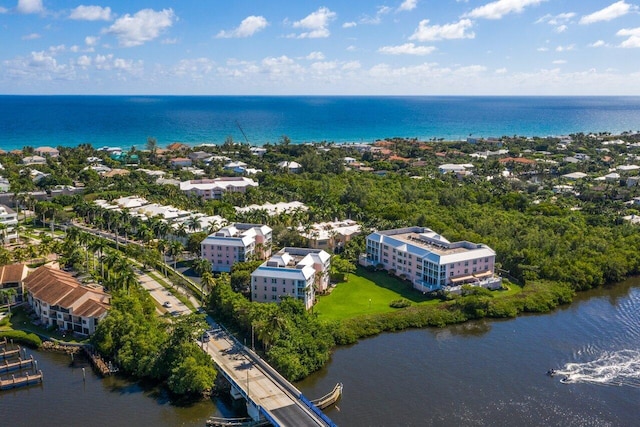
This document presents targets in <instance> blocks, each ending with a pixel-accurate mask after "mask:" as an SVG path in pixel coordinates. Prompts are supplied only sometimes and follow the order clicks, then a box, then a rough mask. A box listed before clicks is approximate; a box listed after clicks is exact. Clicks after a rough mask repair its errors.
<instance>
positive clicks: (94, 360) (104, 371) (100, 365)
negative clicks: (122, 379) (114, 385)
mask: <svg viewBox="0 0 640 427" xmlns="http://www.w3.org/2000/svg"><path fill="white" fill-rule="evenodd" d="M82 349H83V350H84V354H85V355H86V356H87V357H88V358H89V361H90V362H91V365H92V366H93V368H94V369H95V370H96V371H97V372H98V373H99V374H100V375H102V376H103V377H106V376H108V375H111V374H115V373H116V372H118V367H117V366H114V365H113V364H112V363H111V362H105V361H104V359H103V358H102V357H101V356H100V354H98V352H96V351H95V350H93V349H92V348H90V347H89V346H85V347H82Z"/></svg>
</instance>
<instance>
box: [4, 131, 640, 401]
mask: <svg viewBox="0 0 640 427" xmlns="http://www.w3.org/2000/svg"><path fill="white" fill-rule="evenodd" d="M623 137H624V138H625V141H626V142H627V143H629V144H631V143H633V142H637V141H638V139H640V138H639V137H638V136H637V135H624V136H623ZM613 138H614V137H612V136H609V135H600V136H597V137H588V136H586V135H582V134H577V135H573V136H572V142H571V144H570V145H571V146H570V147H569V148H567V147H564V148H560V146H561V144H559V140H558V139H554V138H533V139H525V138H518V137H513V138H507V137H505V138H502V140H501V142H500V143H501V144H504V147H506V148H508V150H509V155H510V156H512V157H514V158H518V157H522V158H524V159H525V160H529V163H526V162H525V163H523V162H511V163H507V164H506V165H505V164H501V163H500V162H499V161H498V160H496V157H489V158H486V159H484V158H478V157H476V158H470V157H469V155H470V154H471V153H472V152H474V151H480V150H490V149H494V147H495V146H494V145H492V143H488V142H481V143H479V144H469V143H466V142H438V143H436V142H434V141H431V142H429V143H428V144H426V143H421V142H419V141H416V140H405V139H392V140H389V141H383V143H384V144H381V145H380V146H381V147H383V148H384V149H386V150H388V151H389V152H390V153H387V154H386V155H383V154H379V153H374V152H370V151H365V152H364V153H361V152H358V151H356V150H355V149H348V148H343V147H339V146H336V145H333V144H326V145H324V146H322V147H319V146H318V145H295V144H290V143H289V141H288V139H286V138H283V140H282V141H280V142H279V143H278V144H274V145H268V146H266V148H267V153H266V154H265V155H264V156H255V155H252V154H251V152H250V151H249V146H248V145H245V144H235V143H234V142H233V141H232V140H229V141H226V142H225V144H223V145H221V146H219V147H204V148H202V149H203V150H206V151H208V152H209V153H211V154H216V155H227V156H233V157H234V160H242V161H244V162H246V163H248V164H249V166H251V167H254V168H260V169H262V170H263V172H262V173H258V174H257V175H256V176H255V178H256V179H257V180H258V181H259V184H260V185H259V187H257V188H249V189H248V190H247V191H246V193H226V194H225V195H224V196H223V197H222V199H221V200H203V199H201V198H197V197H190V196H187V195H185V194H184V193H182V192H180V191H179V189H178V188H177V187H176V186H173V185H159V184H157V183H156V182H155V178H154V177H151V176H149V175H148V174H146V173H145V172H143V171H138V170H136V169H137V168H138V167H145V168H149V169H161V170H163V171H166V172H171V173H172V174H173V177H174V178H176V179H180V180H185V179H193V178H194V177H195V176H194V175H193V174H192V173H191V172H189V171H185V170H175V169H173V168H171V167H170V165H169V159H170V158H172V157H176V156H178V155H184V154H185V153H184V152H175V153H168V154H167V155H164V156H159V155H157V153H155V152H153V151H151V152H140V151H137V152H136V153H137V154H138V155H139V161H140V164H139V165H135V166H134V167H129V169H130V173H129V174H128V175H124V176H114V177H111V178H104V177H100V176H98V174H97V173H96V172H95V171H93V170H86V169H85V167H86V161H85V159H86V158H87V157H88V156H94V157H95V156H97V157H99V158H101V159H102V162H103V164H105V165H107V166H110V167H116V166H120V165H119V164H118V162H117V161H115V160H113V159H111V158H110V157H108V156H107V155H106V153H104V152H100V151H96V150H94V149H93V148H92V147H90V146H88V145H82V146H80V147H78V148H76V149H70V148H64V147H61V154H60V158H59V159H57V160H54V159H51V158H49V159H47V164H46V165H39V166H38V167H39V168H40V169H41V170H42V171H43V172H46V173H50V174H51V175H49V176H48V177H47V178H45V179H43V180H41V181H39V182H38V183H35V182H33V180H31V178H30V177H29V176H28V174H24V173H20V170H21V169H22V166H21V165H20V163H19V160H20V158H19V156H17V155H15V154H5V155H1V156H0V157H1V159H0V160H1V161H2V164H3V165H4V166H5V171H4V172H3V174H4V175H5V176H7V177H8V178H9V179H10V181H11V186H12V191H13V192H14V193H15V194H16V195H17V196H16V197H18V196H19V197H20V200H21V202H20V203H21V205H23V206H25V207H29V208H30V210H31V211H32V212H34V215H33V217H31V218H30V219H27V218H26V217H25V219H24V220H23V224H24V225H23V226H25V225H26V224H31V223H33V224H34V225H33V226H35V223H40V224H41V225H44V226H45V228H43V229H42V230H41V232H40V233H39V234H37V233H36V232H35V231H34V232H30V231H28V230H27V231H25V235H28V236H29V237H33V238H36V237H37V238H38V239H39V240H40V243H39V245H38V248H39V250H31V249H30V246H29V245H24V244H22V245H21V244H18V245H15V247H13V248H0V263H2V264H6V263H8V262H11V261H22V260H28V259H34V258H35V257H44V256H46V254H49V253H55V254H57V255H58V256H59V259H60V261H61V263H62V264H63V265H65V266H68V267H72V268H73V269H74V270H75V271H78V272H80V273H81V274H86V275H88V276H90V277H91V278H93V279H94V280H97V281H99V282H101V283H103V284H105V285H106V286H107V287H108V288H109V289H110V290H111V291H112V292H113V293H114V308H113V310H112V311H111V313H110V314H109V317H108V318H107V320H106V321H105V322H103V324H102V325H101V326H100V328H99V333H98V334H96V336H95V337H94V342H95V344H96V346H97V347H98V348H99V349H100V350H101V352H103V354H105V355H107V356H108V357H112V358H113V359H114V360H115V361H116V362H117V363H119V364H121V365H122V366H123V367H124V369H125V370H127V372H130V373H132V374H134V375H137V376H140V377H150V378H154V379H157V380H160V381H166V383H167V384H168V385H169V386H170V388H171V389H172V390H173V391H175V392H181V391H185V390H190V391H193V390H200V389H201V387H200V386H202V385H204V384H205V383H207V384H208V382H209V379H210V378H211V376H213V375H214V374H212V372H211V371H210V370H209V368H210V366H208V365H207V363H206V361H204V360H200V359H198V357H197V356H195V353H192V351H194V350H193V348H191V347H189V346H188V345H186V344H185V343H184V342H183V341H180V339H178V338H176V337H174V334H175V333H176V332H175V330H174V328H178V329H180V327H176V326H175V324H172V323H168V322H161V321H159V320H157V319H156V320H152V318H153V317H155V313H154V310H153V309H152V307H153V304H149V302H148V301H145V300H144V299H143V298H142V296H141V295H138V290H137V287H136V286H135V283H134V281H132V280H131V272H130V268H131V266H130V263H129V262H128V261H126V259H127V258H126V257H125V256H124V255H123V251H124V254H126V256H128V257H132V258H135V259H137V260H138V261H140V263H142V264H143V265H144V266H146V267H156V268H158V269H160V270H161V271H162V272H163V273H165V274H166V273H167V272H166V270H167V269H166V265H165V264H164V263H162V262H161V260H162V259H165V257H168V259H170V260H171V261H170V263H169V264H170V265H176V266H178V265H180V259H181V257H182V255H183V253H184V252H187V253H190V254H192V255H194V256H196V257H197V256H198V255H199V242H200V240H202V238H203V237H204V236H206V235H207V233H208V232H211V231H214V230H201V229H199V226H198V224H193V225H192V226H193V229H191V230H189V231H191V233H187V230H186V229H185V227H182V228H178V229H177V230H170V229H169V228H168V225H167V224H166V223H165V222H163V221H161V220H159V219H158V218H156V217H151V218H147V219H146V220H145V221H141V220H140V218H137V217H135V216H131V215H128V214H127V213H126V212H117V211H110V210H104V209H101V208H99V207H98V206H96V205H95V204H93V203H92V202H93V201H94V200H96V199H106V200H113V199H115V198H118V197H121V196H130V195H138V196H142V197H145V198H146V199H147V200H149V201H150V202H157V203H163V204H171V205H173V206H176V207H178V208H182V209H187V210H192V211H198V212H202V213H206V214H209V215H213V214H215V215H221V216H223V217H224V218H226V219H227V220H228V221H230V222H233V221H240V222H252V223H263V224H267V225H269V226H271V227H272V229H273V246H274V248H273V249H277V248H279V247H283V246H295V245H305V244H306V243H307V242H305V239H303V238H302V237H300V235H299V233H298V232H297V231H296V230H295V228H296V227H299V226H302V227H304V226H305V225H308V224H311V223H313V222H320V221H327V220H334V219H336V218H352V219H355V220H357V221H358V222H360V223H361V224H362V225H363V233H362V235H361V236H359V237H358V238H355V239H353V240H351V241H350V242H348V243H347V244H346V246H345V247H344V248H342V250H341V253H340V257H339V258H334V260H335V261H336V262H335V265H334V269H333V271H332V277H334V278H336V279H337V280H338V281H339V283H338V284H337V286H336V287H335V288H334V289H333V290H332V292H331V293H330V294H329V295H323V296H321V297H320V298H319V301H318V303H317V304H316V306H315V307H314V308H313V310H311V311H309V312H307V311H305V310H304V309H303V308H302V305H301V303H300V302H297V301H294V300H286V301H285V302H284V303H282V304H280V305H273V304H263V303H253V302H250V301H249V299H248V298H247V295H248V294H249V292H248V285H249V277H250V272H251V271H252V270H253V268H255V261H254V262H253V263H245V264H243V265H237V266H234V268H233V269H232V271H231V274H230V275H226V274H223V275H221V276H219V277H216V278H215V279H214V278H212V277H207V278H206V281H207V283H208V285H207V287H208V290H210V296H209V305H208V307H209V309H210V311H211V313H212V314H213V315H214V316H215V317H216V318H217V319H218V320H220V321H221V322H223V323H224V324H225V325H228V326H230V327H232V328H233V329H234V330H235V331H237V332H238V333H239V334H240V335H241V336H244V337H247V338H248V339H251V337H252V332H253V336H255V339H256V340H257V343H258V347H259V349H260V350H261V351H263V352H264V354H265V356H266V358H267V359H268V360H269V362H271V363H272V364H273V365H274V366H275V367H276V368H277V369H278V370H279V371H280V372H281V373H282V374H283V375H285V376H286V377H288V378H290V379H293V380H295V379H299V378H303V377H304V376H306V375H308V374H309V373H311V372H313V371H315V370H317V369H319V368H320V367H322V366H323V365H324V364H325V363H326V362H327V360H328V359H329V356H330V352H331V349H332V348H333V347H334V346H335V345H342V344H351V343H354V342H356V341H357V340H358V339H359V338H362V337H366V336H370V335H373V334H377V333H380V332H383V331H396V330H400V329H404V328H412V327H415V328H418V327H426V326H436V327H442V326H444V325H446V324H451V323H459V322H464V321H467V320H470V319H479V318H483V317H493V318H504V317H514V316H517V315H518V314H519V313H523V312H546V311H549V310H552V309H554V308H555V307H557V306H558V305H560V304H566V303H569V302H571V300H572V297H573V295H574V294H575V292H578V291H581V290H585V289H589V288H593V287H597V286H601V285H604V284H607V283H615V282H617V281H620V280H622V279H623V278H625V277H627V276H630V275H634V274H638V273H639V272H640V252H638V250H637V249H638V247H640V232H639V231H638V227H637V225H633V224H631V223H629V222H628V221H625V220H623V219H622V218H623V216H625V215H637V214H639V213H640V211H639V210H638V208H637V204H632V203H628V202H630V201H632V200H633V198H634V197H638V196H640V187H638V186H637V185H628V184H627V181H626V179H625V178H624V177H621V178H620V179H617V180H599V181H595V180H594V179H592V178H593V177H595V176H597V175H604V174H606V173H607V172H609V169H610V168H612V167H614V166H616V165H628V163H629V162H632V161H633V159H635V155H636V154H638V153H636V151H638V147H636V146H634V145H611V146H608V148H607V150H608V151H606V152H604V151H602V144H603V142H605V141H609V140H611V139H613ZM615 138H619V137H618V136H616V137H615ZM319 148H322V150H319ZM26 151H27V152H28V150H26ZM605 153H606V156H605ZM579 154H580V155H582V158H584V159H585V160H584V161H579V162H577V163H576V162H575V161H567V160H565V158H568V157H571V156H574V155H575V156H578V155H579ZM344 156H352V157H354V158H356V159H357V160H358V161H359V162H361V163H362V164H363V165H366V166H367V167H369V168H371V169H373V170H376V171H377V172H378V173H371V172H365V171H357V170H347V169H346V168H345V165H344V162H343V158H344ZM283 160H295V161H298V162H299V163H301V164H302V168H303V172H302V173H299V174H293V173H287V172H285V171H282V170H281V169H280V168H279V167H277V166H276V165H277V163H278V162H280V161H283ZM574 160H575V159H574ZM445 162H450V163H458V164H460V163H473V164H474V166H475V168H474V173H473V175H466V176H464V177H456V176H455V175H452V174H440V173H439V172H438V171H437V166H438V165H439V164H442V163H445ZM196 165H197V166H198V167H200V168H201V169H202V170H203V172H204V174H205V176H208V177H214V176H230V175H235V173H234V172H232V171H228V170H225V169H224V167H223V163H222V162H212V163H210V164H203V163H200V162H196ZM505 167H508V169H509V170H508V174H503V172H504V170H505ZM576 171H581V172H585V173H587V174H588V175H589V176H590V178H587V179H584V180H582V181H579V182H574V181H568V180H567V179H566V178H564V177H563V175H564V174H566V173H570V172H576ZM74 181H80V182H82V183H83V184H84V186H85V187H84V193H83V195H74V196H58V197H55V198H53V199H52V200H51V201H41V202H35V201H34V200H32V199H30V198H29V197H28V196H25V195H26V194H27V193H26V192H28V191H31V190H36V189H44V190H50V189H51V188H53V187H54V186H55V185H61V184H62V185H69V184H71V183H73V182H74ZM560 184H562V185H566V184H571V185H572V187H571V188H572V190H571V191H568V192H558V191H556V186H557V185H560ZM22 196H24V197H22ZM293 200H298V201H301V202H303V203H305V204H306V205H308V206H309V208H310V209H309V210H308V211H305V210H296V211H293V212H285V213H281V214H277V215H269V214H268V213H267V212H266V211H263V210H254V211H251V212H246V213H238V212H236V211H235V209H234V207H236V206H246V205H248V204H262V203H264V202H266V201H269V202H271V203H275V202H279V201H293ZM72 220H76V221H80V222H84V223H86V224H88V225H91V226H92V227H95V228H100V229H102V230H106V231H108V232H110V233H115V234H117V235H119V236H121V237H126V238H131V239H135V240H136V241H137V242H138V244H137V245H122V244H120V245H118V244H115V245H114V244H113V243H108V242H105V241H104V239H97V238H94V237H92V236H88V237H87V236H86V235H85V234H86V233H85V234H81V233H78V232H77V231H71V230H74V228H71V230H70V231H69V232H68V233H67V235H66V237H65V240H64V242H66V243H67V244H63V241H62V240H60V239H59V232H57V233H54V235H53V237H52V236H51V233H50V232H48V233H47V231H48V230H49V231H50V230H51V226H52V225H55V224H56V223H57V224H59V223H69V222H70V221H72ZM412 225H418V226H425V227H429V228H431V229H433V230H435V231H436V232H438V233H440V234H442V235H443V236H446V237H447V238H448V239H449V240H451V241H456V240H468V241H472V242H482V243H485V244H487V245H488V246H490V247H491V248H493V249H494V250H495V251H496V253H497V256H496V261H497V265H496V267H497V269H498V271H499V272H500V273H502V274H504V276H505V278H506V277H508V278H509V280H505V283H506V284H507V287H508V289H507V290H501V291H494V292H489V291H486V290H483V289H478V288H464V289H463V292H462V293H461V294H460V295H448V294H444V293H439V292H438V293H427V294H423V293H422V292H421V291H420V290H416V289H413V288H411V286H410V285H409V284H408V282H406V281H403V280H401V278H396V277H391V276H389V275H388V274H387V273H384V272H374V271H367V270H365V269H362V268H358V270H357V271H354V266H355V265H356V264H357V259H358V255H359V254H360V253H362V252H364V249H365V248H364V242H365V240H364V236H365V235H366V234H367V233H368V232H369V231H371V230H381V229H390V228H398V227H405V226H412ZM178 240H179V241H178ZM184 242H186V244H185V243H184ZM193 267H194V270H196V269H197V270H198V271H199V274H200V275H202V279H203V283H204V281H205V276H204V274H203V271H200V270H202V268H201V266H200V267H198V266H197V263H195V262H194V263H193ZM153 274H155V273H153ZM170 274H171V276H170V277H169V280H170V281H171V282H172V283H183V282H184V280H183V279H182V278H179V277H178V276H176V275H175V273H171V272H170ZM183 285H184V286H189V285H188V282H184V283H183ZM125 308H126V309H125ZM138 324H140V325H145V328H146V329H148V330H150V331H152V332H145V330H143V329H145V328H141V327H138V326H137V325H138ZM103 325H104V326H103ZM122 325H128V326H127V327H124V326H122ZM192 332H193V331H192ZM194 333H195V332H194ZM188 335H189V334H183V335H181V336H182V338H184V337H185V336H188ZM172 340H174V341H172ZM169 342H177V343H179V344H180V345H178V347H179V348H180V350H179V351H178V350H176V351H174V350H171V351H169V350H168V344H167V343H169ZM183 344H184V345H183ZM165 351H166V352H168V353H166V352H165ZM178 359H181V360H183V361H184V363H182V362H180V363H178V362H177V360H178ZM192 359H193V360H192ZM186 360H188V362H187V361H186ZM160 367H161V368H162V369H160ZM161 372H163V374H161ZM180 378H195V379H197V380H198V381H196V383H198V386H195V387H193V388H190V387H185V386H184V384H180V383H179V381H178V379H180ZM205 379H206V380H205ZM200 380H202V381H200Z"/></svg>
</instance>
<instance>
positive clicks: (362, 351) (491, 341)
mask: <svg viewBox="0 0 640 427" xmlns="http://www.w3.org/2000/svg"><path fill="white" fill-rule="evenodd" d="M638 286H640V279H637V278H636V279H632V280H628V281H626V282H624V283H622V284H619V285H618V286H616V287H614V288H611V289H599V290H595V291H590V292H587V293H583V294H581V295H580V296H579V297H578V298H577V301H576V302H574V303H573V304H572V305H570V306H567V307H563V308H561V309H559V310H557V311H555V312H553V313H551V314H546V315H529V316H523V317H519V318H517V319H511V320H504V321H478V322H470V323H466V324H463V325H457V326H450V327H447V328H443V329H422V330H411V331H404V332H400V333H390V334H383V335H379V336H377V337H374V338H371V339H366V340H363V341H361V342H360V343H358V344H357V345H354V346H352V347H348V348H340V349H338V350H337V351H336V352H335V353H334V355H333V357H332V360H331V363H330V364H329V365H328V366H327V367H326V368H325V369H323V370H322V371H320V372H318V373H317V374H315V375H313V376H311V377H309V378H307V379H306V380H305V381H303V382H302V383H300V384H299V388H300V389H301V390H303V391H304V393H305V394H307V395H311V396H314V395H316V394H321V393H322V391H323V390H328V389H329V388H330V387H331V386H332V385H333V384H335V383H336V382H337V381H341V382H343V383H344V394H343V397H342V400H341V401H340V402H339V403H338V404H337V408H333V409H330V410H328V411H327V414H328V415H329V416H330V417H331V419H332V420H334V422H336V423H337V424H338V425H342V426H634V425H639V424H640V288H639V287H638ZM551 368H554V369H557V370H558V375H556V376H555V377H549V376H547V375H546V372H547V371H548V370H549V369H551ZM565 375H568V376H569V378H570V379H569V382H568V383H566V384H565V383H563V382H561V380H562V378H563V377H564V376H565Z"/></svg>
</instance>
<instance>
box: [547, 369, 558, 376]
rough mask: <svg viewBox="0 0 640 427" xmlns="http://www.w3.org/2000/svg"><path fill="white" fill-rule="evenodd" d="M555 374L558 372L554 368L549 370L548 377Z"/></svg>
mask: <svg viewBox="0 0 640 427" xmlns="http://www.w3.org/2000/svg"><path fill="white" fill-rule="evenodd" d="M555 374H556V370H555V369H553V368H551V369H549V370H548V371H547V375H548V376H550V377H552V376H554V375H555Z"/></svg>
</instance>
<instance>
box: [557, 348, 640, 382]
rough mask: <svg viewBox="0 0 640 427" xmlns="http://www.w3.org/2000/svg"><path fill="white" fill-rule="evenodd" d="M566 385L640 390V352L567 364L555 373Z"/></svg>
mask: <svg viewBox="0 0 640 427" xmlns="http://www.w3.org/2000/svg"><path fill="white" fill-rule="evenodd" d="M553 375H554V376H558V377H561V380H560V381H561V382H562V383H564V384H573V383H591V384H601V385H612V386H629V387H634V388H640V351H637V350H620V351H616V352H608V353H605V354H603V355H602V356H601V357H600V358H599V359H596V360H593V361H590V362H583V363H567V364H566V365H565V366H564V367H563V368H561V369H557V370H554V371H553Z"/></svg>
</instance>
